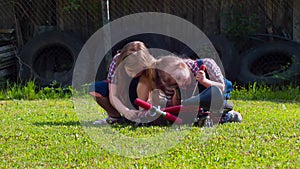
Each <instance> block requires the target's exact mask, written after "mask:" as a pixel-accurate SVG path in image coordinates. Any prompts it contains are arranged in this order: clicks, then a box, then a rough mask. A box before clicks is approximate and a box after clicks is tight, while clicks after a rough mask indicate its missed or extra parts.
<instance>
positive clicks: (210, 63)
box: [200, 58, 225, 85]
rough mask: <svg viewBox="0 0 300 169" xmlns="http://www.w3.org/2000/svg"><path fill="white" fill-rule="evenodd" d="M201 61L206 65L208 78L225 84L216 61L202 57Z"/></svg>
mask: <svg viewBox="0 0 300 169" xmlns="http://www.w3.org/2000/svg"><path fill="white" fill-rule="evenodd" d="M202 61H203V64H204V65H205V66H206V72H207V74H208V76H209V79H210V80H212V81H215V82H219V83H222V84H224V85H225V82H224V76H223V74H222V72H221V69H220V67H219V66H218V65H217V63H216V62H215V61H214V60H213V59H211V58H204V59H202ZM200 66H201V65H200Z"/></svg>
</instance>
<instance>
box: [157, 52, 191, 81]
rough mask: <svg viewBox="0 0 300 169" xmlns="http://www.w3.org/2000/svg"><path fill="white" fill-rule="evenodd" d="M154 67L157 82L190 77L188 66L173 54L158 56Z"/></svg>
mask: <svg viewBox="0 0 300 169" xmlns="http://www.w3.org/2000/svg"><path fill="white" fill-rule="evenodd" d="M155 69H156V74H155V76H156V77H155V79H156V81H157V82H159V81H160V82H162V81H165V82H168V81H170V80H175V81H177V82H181V81H186V80H190V79H191V71H190V69H189V67H188V66H187V65H186V64H185V62H184V60H183V59H181V58H179V57H177V56H175V55H168V56H163V57H160V58H159V59H158V60H157V61H156V63H155ZM176 73H177V74H176Z"/></svg>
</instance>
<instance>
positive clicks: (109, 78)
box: [107, 54, 120, 83]
mask: <svg viewBox="0 0 300 169" xmlns="http://www.w3.org/2000/svg"><path fill="white" fill-rule="evenodd" d="M119 56H120V54H116V55H115V56H114V57H113V60H112V61H111V63H110V65H109V69H108V75H107V81H108V82H109V83H110V82H112V81H113V80H114V77H115V75H116V69H117V60H118V58H119Z"/></svg>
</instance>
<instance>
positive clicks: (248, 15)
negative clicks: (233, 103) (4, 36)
mask: <svg viewBox="0 0 300 169" xmlns="http://www.w3.org/2000/svg"><path fill="white" fill-rule="evenodd" d="M8 2H13V3H14V4H15V5H14V8H7V7H5V4H7V3H8ZM105 2H106V1H105V0H103V1H99V0H84V1H83V0H72V1H70V0H32V1H29V0H14V1H5V0H1V1H0V4H1V7H2V8H3V9H1V13H0V15H1V16H0V19H1V21H2V22H0V24H1V25H0V28H6V27H9V26H12V25H11V24H10V25H9V23H11V22H14V21H15V20H12V19H8V18H14V17H13V15H14V14H16V16H17V19H18V21H19V22H20V25H21V27H22V31H23V35H24V38H25V39H29V38H30V37H31V36H33V35H34V34H35V33H36V32H38V31H43V30H40V29H43V28H45V27H48V28H49V27H50V28H52V29H60V30H68V31H72V32H75V33H77V34H78V35H80V36H81V37H82V38H83V39H85V40H86V39H88V38H89V36H90V35H92V34H93V33H94V32H95V31H96V30H97V29H99V28H101V26H103V24H104V23H105V20H103V18H106V16H105V17H104V15H105V14H106V10H105V7H106V6H105ZM299 5H300V3H299V2H298V1H297V0H294V2H293V0H256V1H253V0H186V1H182V0H172V1H171V0H109V10H110V19H111V21H112V20H115V19H117V18H120V17H122V16H125V15H128V14H133V13H137V12H164V13H170V14H173V15H177V16H179V17H182V18H184V19H186V20H188V21H190V22H191V23H193V24H195V25H196V26H197V27H199V28H200V29H201V30H202V31H203V32H204V33H206V34H208V35H209V34H230V33H233V34H234V33H235V34H239V33H240V34H243V33H247V31H248V32H249V31H251V32H255V33H269V34H277V35H282V36H285V37H289V38H293V37H295V38H296V37H297V38H296V39H299V38H298V37H299V36H300V35H299V32H300V31H299V28H298V27H299V26H298V22H299V21H298V20H299V19H298V18H299V17H297V16H299V12H298V11H299V10H297V9H300V8H299ZM13 9H14V11H12V10H13ZM8 20H9V21H10V22H7V21H8Z"/></svg>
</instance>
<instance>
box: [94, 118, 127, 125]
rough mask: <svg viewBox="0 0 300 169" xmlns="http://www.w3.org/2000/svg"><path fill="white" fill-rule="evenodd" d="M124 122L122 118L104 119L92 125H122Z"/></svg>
mask: <svg viewBox="0 0 300 169" xmlns="http://www.w3.org/2000/svg"><path fill="white" fill-rule="evenodd" d="M123 121H124V119H123V117H106V118H104V119H100V120H97V121H95V122H94V123H93V124H94V125H108V124H115V123H122V122H123Z"/></svg>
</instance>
